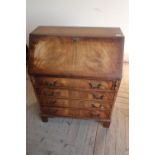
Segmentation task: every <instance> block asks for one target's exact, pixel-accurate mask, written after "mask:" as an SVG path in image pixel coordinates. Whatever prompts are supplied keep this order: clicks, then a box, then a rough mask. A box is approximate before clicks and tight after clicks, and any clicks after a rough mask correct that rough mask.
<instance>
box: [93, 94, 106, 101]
mask: <svg viewBox="0 0 155 155" xmlns="http://www.w3.org/2000/svg"><path fill="white" fill-rule="evenodd" d="M92 96H93V98H94V99H99V100H101V99H103V97H104V95H101V96H97V95H95V94H92Z"/></svg>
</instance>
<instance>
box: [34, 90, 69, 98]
mask: <svg viewBox="0 0 155 155" xmlns="http://www.w3.org/2000/svg"><path fill="white" fill-rule="evenodd" d="M36 91H37V94H38V95H41V96H47V97H56V98H68V97H69V91H68V90H65V89H49V88H46V87H40V88H36Z"/></svg>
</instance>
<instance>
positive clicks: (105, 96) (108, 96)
mask: <svg viewBox="0 0 155 155" xmlns="http://www.w3.org/2000/svg"><path fill="white" fill-rule="evenodd" d="M70 95H71V98H75V99H85V100H113V98H114V95H115V93H114V92H108V93H105V92H95V91H94V92H84V91H71V92H70Z"/></svg>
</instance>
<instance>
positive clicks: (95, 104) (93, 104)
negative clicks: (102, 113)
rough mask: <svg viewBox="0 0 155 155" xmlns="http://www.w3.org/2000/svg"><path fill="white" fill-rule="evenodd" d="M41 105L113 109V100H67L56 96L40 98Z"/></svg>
mask: <svg viewBox="0 0 155 155" xmlns="http://www.w3.org/2000/svg"><path fill="white" fill-rule="evenodd" d="M40 104H41V106H49V107H60V108H61V107H62V108H77V109H100V110H105V109H107V110H111V108H112V105H113V102H104V101H84V100H67V99H55V98H51V97H49V98H40Z"/></svg>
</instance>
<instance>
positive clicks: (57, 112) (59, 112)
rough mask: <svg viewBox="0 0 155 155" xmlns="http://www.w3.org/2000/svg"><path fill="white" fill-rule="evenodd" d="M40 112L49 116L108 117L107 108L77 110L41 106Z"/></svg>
mask: <svg viewBox="0 0 155 155" xmlns="http://www.w3.org/2000/svg"><path fill="white" fill-rule="evenodd" d="M41 110H42V113H44V114H46V115H51V116H61V117H62V116H63V117H79V118H95V119H109V118H110V111H109V110H104V111H100V110H78V109H69V108H49V107H42V109H41Z"/></svg>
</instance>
